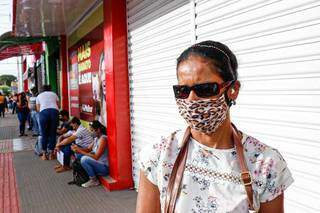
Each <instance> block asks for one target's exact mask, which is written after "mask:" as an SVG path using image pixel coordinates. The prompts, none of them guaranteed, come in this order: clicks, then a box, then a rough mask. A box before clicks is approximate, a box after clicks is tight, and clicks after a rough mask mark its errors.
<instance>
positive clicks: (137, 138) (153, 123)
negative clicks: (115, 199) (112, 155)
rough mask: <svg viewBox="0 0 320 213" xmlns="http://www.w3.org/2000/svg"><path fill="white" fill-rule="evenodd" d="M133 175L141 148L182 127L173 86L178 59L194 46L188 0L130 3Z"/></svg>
mask: <svg viewBox="0 0 320 213" xmlns="http://www.w3.org/2000/svg"><path fill="white" fill-rule="evenodd" d="M127 16H128V17H127V20H128V46H129V48H128V51H129V56H128V57H129V79H130V106H131V137H132V153H133V155H132V158H133V178H134V182H135V187H137V186H138V175H139V165H138V157H139V152H140V151H141V148H142V147H144V146H145V145H147V144H149V143H152V142H154V141H155V140H158V139H160V136H161V135H163V136H165V135H169V132H170V131H174V130H176V129H177V128H181V124H183V123H182V122H183V121H182V119H181V118H180V117H179V116H178V111H177V109H176V105H175V101H174V95H173V91H172V85H173V84H176V71H175V66H176V60H175V59H176V58H177V56H178V55H179V53H181V51H182V50H183V49H185V48H186V47H187V46H189V45H190V44H191V36H190V35H191V33H190V32H191V25H190V4H189V1H185V0H174V1H173V0H170V1H169V0H158V1H147V0H145V1H141V0H140V1H137V0H133V1H127Z"/></svg>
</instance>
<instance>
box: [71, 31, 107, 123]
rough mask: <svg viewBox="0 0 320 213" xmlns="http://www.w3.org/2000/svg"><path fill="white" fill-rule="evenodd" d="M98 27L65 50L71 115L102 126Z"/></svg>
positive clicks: (103, 106) (103, 101)
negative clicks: (66, 52)
mask: <svg viewBox="0 0 320 213" xmlns="http://www.w3.org/2000/svg"><path fill="white" fill-rule="evenodd" d="M103 44H104V43H103V29H102V25H101V26H98V27H97V28H95V29H94V30H93V31H91V32H90V33H89V34H87V35H86V36H85V37H84V38H82V39H81V40H80V41H79V42H78V43H76V44H75V45H74V46H72V47H71V48H70V49H69V59H70V61H69V65H70V69H69V70H70V72H69V86H70V108H71V115H72V116H77V117H80V119H82V120H86V121H92V120H100V122H101V123H103V124H104V125H105V124H106V93H105V91H106V90H105V72H104V56H103Z"/></svg>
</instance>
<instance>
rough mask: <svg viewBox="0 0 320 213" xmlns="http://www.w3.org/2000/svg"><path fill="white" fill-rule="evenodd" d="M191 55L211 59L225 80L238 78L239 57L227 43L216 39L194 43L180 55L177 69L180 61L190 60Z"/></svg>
mask: <svg viewBox="0 0 320 213" xmlns="http://www.w3.org/2000/svg"><path fill="white" fill-rule="evenodd" d="M190 56H200V57H203V58H205V59H207V60H208V61H210V62H211V63H212V65H213V66H215V67H216V68H217V71H218V73H219V75H220V76H221V78H222V79H223V80H224V81H225V82H227V81H236V80H238V71H237V69H238V61H237V58H236V56H235V55H234V54H233V52H232V51H231V50H230V49H229V48H228V47H227V46H226V45H224V44H222V43H220V42H216V41H203V42H200V43H197V44H194V45H192V46H191V47H189V48H188V49H186V50H184V51H183V52H182V53H181V55H180V56H179V57H178V59H177V70H178V67H179V65H180V63H181V62H183V61H186V60H188V58H189V57H190Z"/></svg>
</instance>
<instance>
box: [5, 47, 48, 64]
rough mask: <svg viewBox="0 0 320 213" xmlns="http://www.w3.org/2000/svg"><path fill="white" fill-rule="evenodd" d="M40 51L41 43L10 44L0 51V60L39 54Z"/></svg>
mask: <svg viewBox="0 0 320 213" xmlns="http://www.w3.org/2000/svg"><path fill="white" fill-rule="evenodd" d="M42 52H43V51H42V43H34V44H23V45H15V46H10V47H7V48H5V49H3V50H1V51H0V61H1V60H4V59H7V58H11V57H15V56H21V55H33V54H41V53H42Z"/></svg>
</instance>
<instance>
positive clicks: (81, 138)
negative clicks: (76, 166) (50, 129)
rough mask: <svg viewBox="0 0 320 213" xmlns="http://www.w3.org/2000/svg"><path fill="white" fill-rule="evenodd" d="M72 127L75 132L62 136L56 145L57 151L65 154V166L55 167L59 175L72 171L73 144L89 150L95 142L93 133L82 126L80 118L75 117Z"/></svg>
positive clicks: (71, 123) (72, 120) (71, 122)
mask: <svg viewBox="0 0 320 213" xmlns="http://www.w3.org/2000/svg"><path fill="white" fill-rule="evenodd" d="M70 126H71V127H72V128H73V130H74V131H73V132H72V131H69V132H67V133H65V134H64V135H62V136H61V137H60V138H59V140H58V142H57V144H56V151H57V152H58V151H60V150H61V151H62V152H63V165H58V166H56V167H55V170H56V172H58V173H60V172H64V171H67V170H70V159H71V155H72V154H73V152H72V150H71V144H73V143H74V144H76V145H77V146H79V147H82V148H88V147H89V146H90V145H91V144H92V142H93V136H92V133H91V132H90V131H89V130H88V129H87V128H85V127H84V126H82V124H81V122H80V120H79V118H77V117H73V118H72V119H71V121H70Z"/></svg>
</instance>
